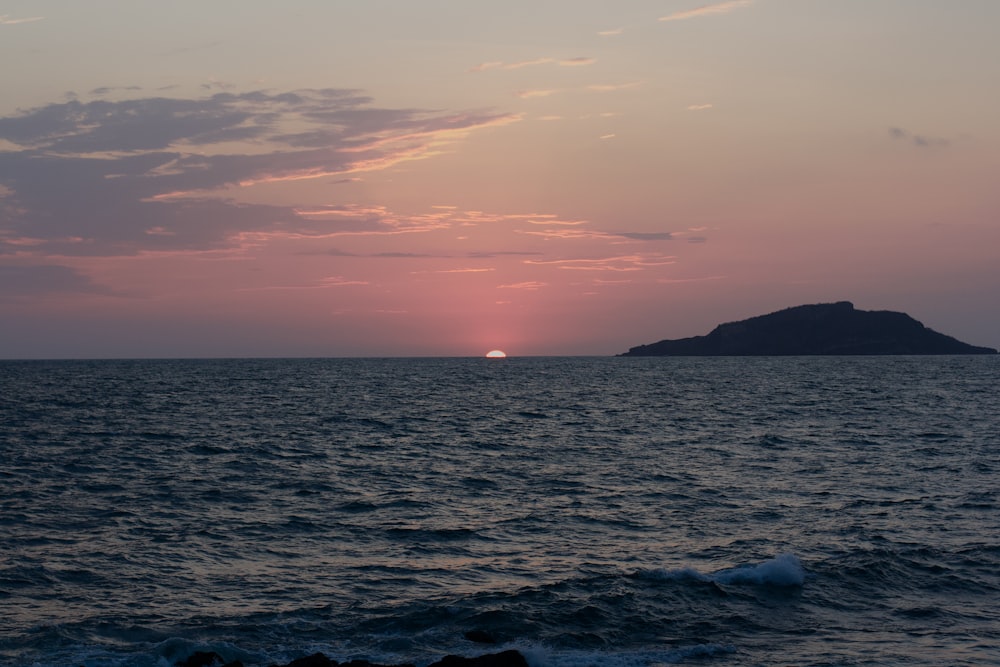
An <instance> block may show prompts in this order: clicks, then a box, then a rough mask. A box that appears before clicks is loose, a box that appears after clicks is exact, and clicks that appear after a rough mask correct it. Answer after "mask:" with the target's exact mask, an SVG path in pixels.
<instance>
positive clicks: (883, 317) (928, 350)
mask: <svg viewBox="0 0 1000 667" xmlns="http://www.w3.org/2000/svg"><path fill="white" fill-rule="evenodd" d="M996 353H997V351H996V350H994V349H993V348H989V347H977V346H975V345H969V344H968V343H963V342H962V341H959V340H957V339H955V338H952V337H951V336H946V335H944V334H942V333H938V332H937V331H934V330H933V329H929V328H927V327H925V326H924V325H923V324H921V323H920V322H918V321H917V320H915V319H913V318H912V317H910V316H909V315H907V314H906V313H899V312H894V311H890V310H872V311H868V310H856V309H855V308H854V304H852V303H851V302H849V301H838V302H837V303H821V304H812V305H805V306H796V307H794V308H786V309H785V310H780V311H777V312H774V313H770V314H767V315H759V316H757V317H751V318H749V319H746V320H741V321H739V322H729V323H726V324H720V325H719V326H717V327H716V328H715V329H713V330H712V332H711V333H709V334H708V335H706V336H694V337H691V338H681V339H678V340H661V341H659V342H657V343H651V344H649V345H639V346H638V347H633V348H630V349H629V351H628V352H625V353H624V354H622V355H621V356H623V357H653V356H705V357H710V356H768V355H775V356H778V355H851V354H859V355H874V354H881V355H890V354H996Z"/></svg>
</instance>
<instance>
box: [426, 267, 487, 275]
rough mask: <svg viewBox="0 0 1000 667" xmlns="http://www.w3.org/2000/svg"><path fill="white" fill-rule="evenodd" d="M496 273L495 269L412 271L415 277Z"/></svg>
mask: <svg viewBox="0 0 1000 667" xmlns="http://www.w3.org/2000/svg"><path fill="white" fill-rule="evenodd" d="M492 271H496V269H494V268H459V269H435V270H430V271H410V273H411V274H413V275H420V274H422V273H490V272H492Z"/></svg>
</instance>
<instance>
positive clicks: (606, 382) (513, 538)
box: [0, 357, 1000, 667]
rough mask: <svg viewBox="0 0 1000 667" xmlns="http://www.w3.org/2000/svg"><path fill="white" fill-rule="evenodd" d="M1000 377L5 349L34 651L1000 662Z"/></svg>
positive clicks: (14, 507)
mask: <svg viewBox="0 0 1000 667" xmlns="http://www.w3.org/2000/svg"><path fill="white" fill-rule="evenodd" d="M998 390H1000V358H996V357H840V358H824V357H804V358H714V359H711V358H701V359H698V358H637V359H631V358H523V359H518V358H508V359H504V360H487V359H350V360H345V359H328V360H198V361H173V360H169V361H168V360H161V361H54V362H40V361H39V362H0V664H3V665H40V666H48V665H58V666H69V665H86V666H88V667H93V666H97V665H122V666H125V665H127V666H164V667H166V666H169V665H173V664H174V663H175V662H176V661H178V660H180V659H183V658H186V657H187V656H189V655H190V654H191V653H193V652H194V651H196V650H213V651H216V652H218V653H220V654H221V655H223V656H224V657H226V659H229V660H232V659H239V660H242V661H243V662H244V663H245V664H247V665H248V666H250V665H253V666H256V665H268V664H273V663H279V662H281V663H283V662H287V661H289V660H292V659H294V658H297V657H301V656H304V655H308V654H310V653H313V652H316V651H322V652H324V653H326V654H327V655H329V656H330V657H332V658H335V659H337V660H348V659H351V658H365V659H369V660H372V661H380V662H403V661H412V662H415V663H416V664H418V665H421V664H423V665H426V664H428V663H429V662H431V661H433V660H436V659H439V658H440V657H441V656H443V655H445V654H448V653H457V654H461V655H477V654H481V653H486V652H494V651H498V650H501V649H506V648H515V649H518V650H520V651H521V652H522V653H524V655H525V656H526V657H527V658H528V661H529V663H530V664H531V665H532V667H562V666H590V665H593V666H596V667H642V666H650V667H652V666H662V665H670V664H697V665H711V666H713V667H714V666H716V665H718V666H730V665H889V664H897V665H935V666H936V665H985V664H1000V415H998V405H1000V401H998V395H1000V391H998ZM469 631H481V632H484V633H488V634H489V635H490V636H491V637H492V638H493V639H494V640H495V641H496V644H494V645H486V644H482V643H474V642H472V641H470V640H468V639H466V638H465V633H467V632H469Z"/></svg>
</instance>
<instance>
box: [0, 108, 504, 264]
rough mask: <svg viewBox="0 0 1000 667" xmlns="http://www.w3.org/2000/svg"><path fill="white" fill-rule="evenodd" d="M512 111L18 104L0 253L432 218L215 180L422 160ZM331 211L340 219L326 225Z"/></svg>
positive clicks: (244, 239)
mask: <svg viewBox="0 0 1000 667" xmlns="http://www.w3.org/2000/svg"><path fill="white" fill-rule="evenodd" d="M102 91H104V92H107V91H110V89H106V90H105V89H98V91H97V92H98V93H100V92H102ZM519 118H520V117H519V116H516V115H512V114H505V113H496V112H489V111H476V112H457V113H455V112H453V113H446V112H436V111H424V110H419V109H385V108H378V107H376V106H374V105H373V104H372V100H371V99H370V98H369V97H367V96H365V95H363V94H362V93H361V92H360V91H357V90H351V89H321V90H315V89H309V90H294V91H287V92H272V91H250V92H245V93H229V92H223V93H216V94H213V95H209V96H206V97H195V98H180V97H178V98H168V97H158V96H154V97H137V98H132V99H106V98H104V97H101V96H98V97H97V98H96V99H92V100H90V101H81V100H78V99H71V100H69V101H66V102H56V103H52V104H48V105H44V106H41V107H37V108H33V109H27V110H24V111H19V112H17V113H16V114H13V115H8V116H5V117H0V188H2V192H3V193H4V196H3V197H2V206H3V214H2V215H0V255H5V254H12V253H19V254H22V255H23V254H24V253H25V252H30V253H34V254H36V255H38V256H42V255H46V254H63V255H69V256H73V255H76V256H79V255H93V256H121V255H134V254H137V253H141V252H164V251H176V250H188V251H201V250H211V249H219V248H225V247H237V246H239V245H240V244H245V243H260V242H263V241H264V240H266V239H267V238H275V237H277V236H280V235H284V236H285V237H288V238H292V237H294V236H295V235H299V236H302V237H310V236H312V237H322V236H324V235H331V234H350V233H355V234H357V233H375V234H399V233H409V232H413V231H416V230H426V229H434V228H436V227H435V225H436V224H437V223H436V222H435V219H434V216H433V214H428V215H426V216H423V217H420V218H410V219H407V220H400V219H392V218H391V216H388V215H387V214H386V212H385V211H378V210H375V211H366V210H359V209H356V208H350V207H339V208H338V207H310V208H307V209H296V208H294V207H291V206H280V205H279V206H269V205H260V204H249V203H238V202H235V201H233V200H232V199H230V198H228V197H231V194H228V195H225V196H224V195H223V194H222V192H223V190H224V189H226V188H228V189H229V191H230V193H231V191H232V189H233V188H238V187H248V186H250V185H253V184H259V183H270V182H280V181H289V180H300V179H314V178H320V177H330V176H333V177H341V178H340V179H339V180H340V181H343V180H345V179H346V178H351V176H349V175H351V174H355V173H358V172H361V171H375V170H379V169H386V168H389V167H391V166H393V165H396V164H399V163H400V162H403V161H407V160H420V159H428V158H430V157H433V156H435V155H437V154H439V153H441V152H442V151H443V150H444V148H445V147H446V146H447V145H448V144H450V143H454V142H457V141H459V140H461V139H462V138H464V137H465V136H466V135H467V134H468V133H469V132H472V131H476V130H482V129H484V128H487V127H489V126H494V125H495V124H496V123H499V124H504V123H507V122H514V121H516V120H519ZM53 193H59V194H58V196H53ZM332 219H339V222H338V223H337V224H336V226H335V228H333V229H330V225H329V223H328V222H327V221H328V220H332ZM324 227H325V228H324ZM272 235H273V236H272ZM19 239H33V242H32V245H30V246H25V245H24V244H23V243H21V242H20V241H18V240H19Z"/></svg>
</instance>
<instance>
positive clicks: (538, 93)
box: [514, 88, 562, 100]
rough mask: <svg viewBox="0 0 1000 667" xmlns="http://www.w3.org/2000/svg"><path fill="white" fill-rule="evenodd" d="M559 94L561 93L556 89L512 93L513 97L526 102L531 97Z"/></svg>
mask: <svg viewBox="0 0 1000 667" xmlns="http://www.w3.org/2000/svg"><path fill="white" fill-rule="evenodd" d="M559 92H562V91H561V90H559V89H558V88H548V89H542V90H518V91H516V92H515V93H514V95H515V96H517V97H520V98H521V99H522V100H527V99H531V98H532V97H549V96H550V95H555V94H556V93H559Z"/></svg>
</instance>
